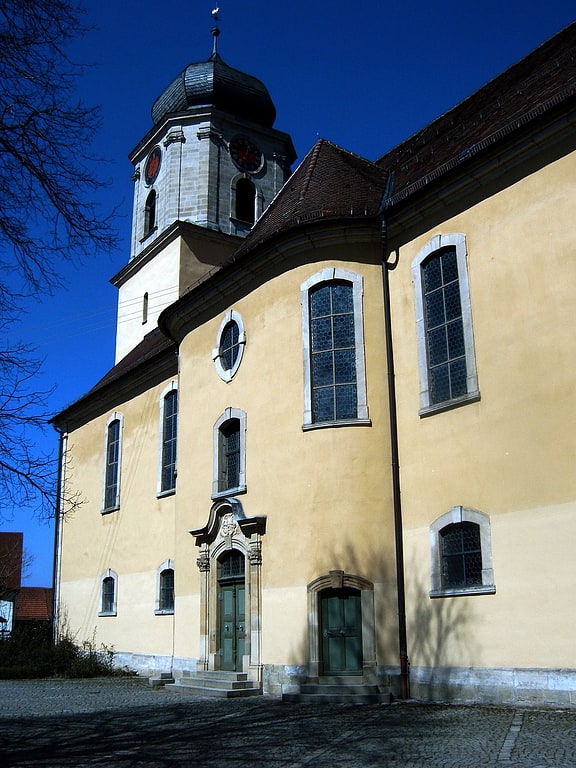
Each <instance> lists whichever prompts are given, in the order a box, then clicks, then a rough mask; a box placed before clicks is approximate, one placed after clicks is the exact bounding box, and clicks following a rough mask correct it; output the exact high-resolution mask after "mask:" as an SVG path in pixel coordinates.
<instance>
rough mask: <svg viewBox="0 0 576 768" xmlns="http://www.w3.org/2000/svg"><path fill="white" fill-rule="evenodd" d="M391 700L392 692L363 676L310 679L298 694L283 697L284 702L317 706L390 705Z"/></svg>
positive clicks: (288, 694) (334, 676)
mask: <svg viewBox="0 0 576 768" xmlns="http://www.w3.org/2000/svg"><path fill="white" fill-rule="evenodd" d="M391 700H392V697H391V695H390V692H388V691H385V692H383V691H382V689H381V688H380V687H379V686H378V685H376V684H375V683H372V682H368V681H367V680H366V678H364V677H363V676H362V675H332V676H325V677H315V678H312V677H310V678H308V680H307V681H306V682H305V683H302V684H301V685H300V690H299V691H298V692H294V693H285V694H283V695H282V701H287V702H309V703H316V704H389V703H390V702H391Z"/></svg>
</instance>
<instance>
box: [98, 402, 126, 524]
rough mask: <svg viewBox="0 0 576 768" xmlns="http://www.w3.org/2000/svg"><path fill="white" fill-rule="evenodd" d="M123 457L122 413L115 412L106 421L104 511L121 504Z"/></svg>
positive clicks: (112, 509) (113, 508)
mask: <svg viewBox="0 0 576 768" xmlns="http://www.w3.org/2000/svg"><path fill="white" fill-rule="evenodd" d="M121 458H122V415H121V414H118V413H114V414H112V416H110V418H109V419H108V421H107V422H106V437H105V447H104V493H103V501H102V512H112V511H114V510H115V509H118V507H119V506H120V467H121Z"/></svg>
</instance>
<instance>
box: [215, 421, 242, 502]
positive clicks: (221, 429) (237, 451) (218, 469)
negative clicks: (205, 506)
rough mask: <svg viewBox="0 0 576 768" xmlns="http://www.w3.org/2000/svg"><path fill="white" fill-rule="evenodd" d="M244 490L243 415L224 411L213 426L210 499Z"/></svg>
mask: <svg viewBox="0 0 576 768" xmlns="http://www.w3.org/2000/svg"><path fill="white" fill-rule="evenodd" d="M245 491H246V414H245V413H244V411H242V410H240V409H239V408H227V409H226V410H225V411H224V413H223V414H222V415H221V416H220V418H219V419H218V421H217V422H216V424H215V425H214V482H213V488H212V498H217V497H218V496H227V495H235V494H238V493H245Z"/></svg>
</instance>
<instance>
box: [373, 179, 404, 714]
mask: <svg viewBox="0 0 576 768" xmlns="http://www.w3.org/2000/svg"><path fill="white" fill-rule="evenodd" d="M393 183H394V178H393V174H390V176H389V177H388V181H387V184H386V191H385V192H384V196H383V199H382V203H381V205H380V210H379V212H378V215H379V217H380V242H381V246H382V287H383V298H384V335H385V339H386V373H387V378H388V409H389V420H390V459H391V469H392V504H393V509H394V541H395V546H396V589H397V602H398V656H399V660H400V692H401V693H400V698H402V699H409V698H410V665H409V660H408V642H407V636H406V590H405V582H404V535H403V526H402V496H401V488H400V459H399V451H398V418H397V410H396V375H395V370H394V348H393V343H392V312H391V309H390V281H389V272H390V271H391V270H393V269H395V268H396V266H397V264H398V262H397V261H396V262H394V263H391V262H389V261H388V228H387V221H386V217H385V208H386V203H387V201H388V200H389V199H390V197H391V192H392V186H393Z"/></svg>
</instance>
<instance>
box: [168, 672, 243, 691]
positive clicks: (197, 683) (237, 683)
mask: <svg viewBox="0 0 576 768" xmlns="http://www.w3.org/2000/svg"><path fill="white" fill-rule="evenodd" d="M244 677H246V676H244ZM175 682H178V684H179V685H183V686H186V687H191V686H192V687H194V688H230V689H231V690H242V689H243V688H253V687H254V684H253V682H252V680H246V679H244V680H233V679H222V678H220V677H205V676H204V675H197V676H196V677H181V678H179V679H178V680H177V681H175Z"/></svg>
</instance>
